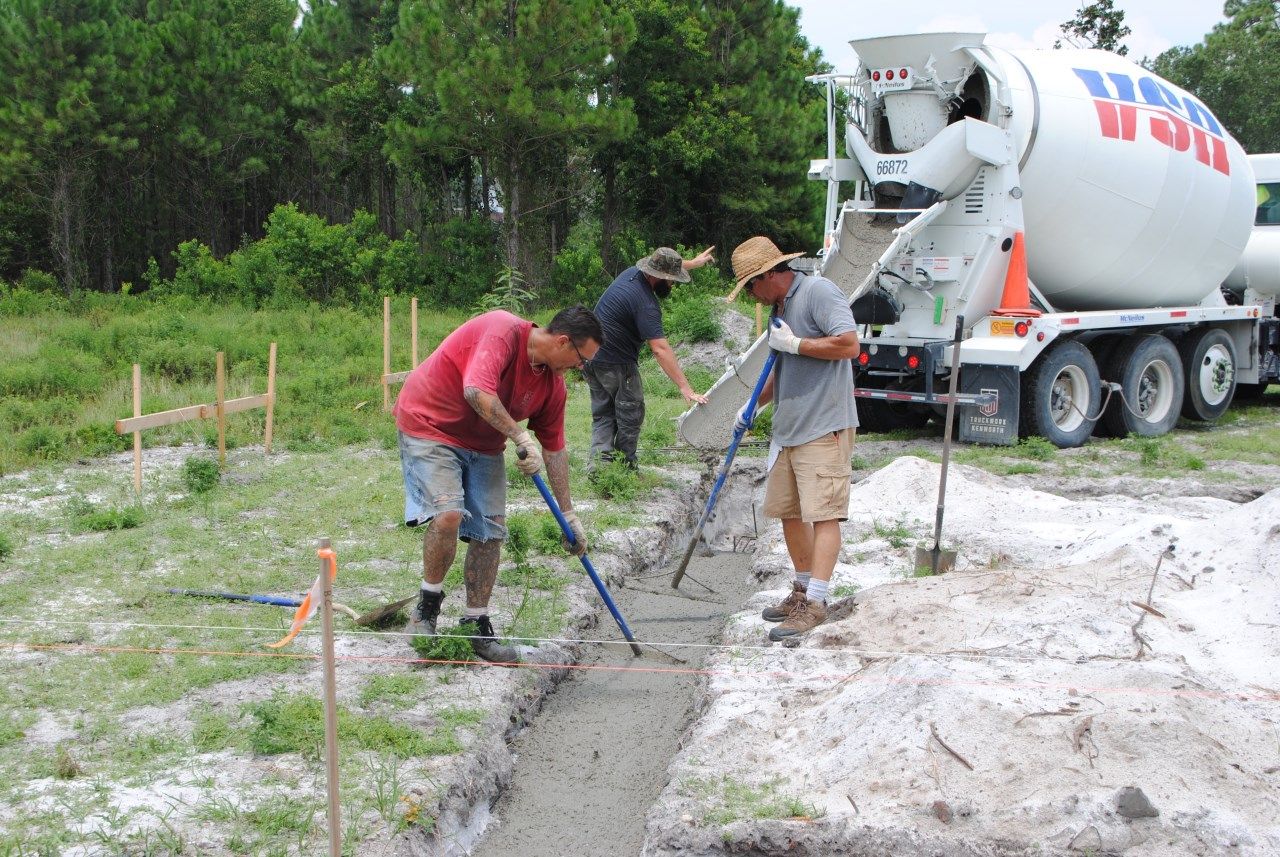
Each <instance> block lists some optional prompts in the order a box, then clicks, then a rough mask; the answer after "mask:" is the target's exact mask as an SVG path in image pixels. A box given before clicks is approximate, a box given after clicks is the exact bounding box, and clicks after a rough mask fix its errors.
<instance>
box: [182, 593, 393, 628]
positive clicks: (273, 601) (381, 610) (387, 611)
mask: <svg viewBox="0 0 1280 857" xmlns="http://www.w3.org/2000/svg"><path fill="white" fill-rule="evenodd" d="M165 592H169V593H171V594H173V595H191V596H194V597H196V598H221V599H223V600H225V601H251V602H253V603H254V604H270V605H272V606H275V607H298V606H299V605H301V604H302V601H301V600H299V599H297V598H288V597H284V596H280V595H242V594H240V593H239V592H218V591H214V590H207V589H173V588H169V589H166V590H165ZM415 597H416V596H413V595H410V596H409V597H408V598H402V599H400V600H399V601H393V602H391V603H390V604H384V605H382V606H381V607H375V608H374V609H372V610H370V611H368V612H367V613H360V614H357V613H356V611H354V610H352V609H351V608H350V607H348V606H347V605H345V604H339V603H338V602H336V601H335V602H334V603H333V609H334V610H336V611H338V612H339V613H342V614H343V615H345V616H348V617H350V618H351V619H352V620H353V621H354V622H355V623H356V624H357V625H362V626H367V625H376V624H378V623H379V622H381V621H382V620H384V619H386V618H387V617H388V616H394V615H395V614H396V613H397V612H398V611H399V610H401V609H402V608H403V607H404V606H405V605H406V604H408V603H409V602H410V601H412V600H413V599H414V598H415Z"/></svg>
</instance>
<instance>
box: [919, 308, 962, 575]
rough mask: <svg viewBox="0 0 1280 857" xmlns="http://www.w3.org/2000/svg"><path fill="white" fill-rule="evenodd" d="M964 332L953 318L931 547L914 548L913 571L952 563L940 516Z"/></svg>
mask: <svg viewBox="0 0 1280 857" xmlns="http://www.w3.org/2000/svg"><path fill="white" fill-rule="evenodd" d="M963 332H964V316H962V315H961V316H957V317H956V335H955V339H953V340H952V342H953V343H954V344H953V345H952V348H951V385H950V387H951V390H950V394H949V395H948V396H947V420H946V428H945V429H944V430H943V432H942V476H941V478H940V480H939V482H938V511H937V515H936V516H935V517H934V521H933V548H932V549H931V550H925V549H924V548H920V547H918V548H916V568H918V569H920V570H924V569H925V568H928V569H929V573H930V574H938V573H939V572H941V571H950V570H951V569H952V568H953V567H954V566H955V564H956V552H955V551H953V550H945V551H944V550H942V515H943V513H944V512H945V511H946V498H947V466H948V465H949V464H950V463H951V426H952V424H953V421H954V420H955V416H956V385H957V382H958V381H959V379H960V338H961V336H962V335H963Z"/></svg>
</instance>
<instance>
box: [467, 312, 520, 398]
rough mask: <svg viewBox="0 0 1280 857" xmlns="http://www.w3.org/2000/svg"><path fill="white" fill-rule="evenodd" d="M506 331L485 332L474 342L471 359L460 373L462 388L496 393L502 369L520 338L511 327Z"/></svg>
mask: <svg viewBox="0 0 1280 857" xmlns="http://www.w3.org/2000/svg"><path fill="white" fill-rule="evenodd" d="M509 334H514V335H508V333H504V334H493V333H487V334H485V335H484V336H483V337H481V338H480V341H479V342H478V343H476V348H475V351H473V352H472V353H471V359H470V360H469V361H467V367H466V369H465V370H464V371H463V374H462V389H463V390H465V389H467V388H468V387H475V388H476V389H478V390H482V391H484V392H486V393H489V394H491V395H494V396H496V395H498V384H499V381H500V380H501V378H502V372H503V369H504V368H505V367H506V366H507V364H508V363H510V362H511V357H512V352H513V351H514V350H515V348H516V345H517V343H518V341H519V339H520V336H519V331H518V330H516V329H514V328H512V329H511V330H510V331H509Z"/></svg>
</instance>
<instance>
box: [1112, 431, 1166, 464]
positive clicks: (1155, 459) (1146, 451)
mask: <svg viewBox="0 0 1280 857" xmlns="http://www.w3.org/2000/svg"><path fill="white" fill-rule="evenodd" d="M1121 445H1122V446H1123V447H1124V448H1125V449H1128V450H1130V451H1132V452H1136V453H1138V461H1139V462H1140V463H1141V464H1142V466H1143V467H1155V466H1156V465H1158V464H1159V463H1160V460H1161V459H1162V458H1163V457H1164V450H1163V447H1162V445H1161V443H1160V439H1159V438H1156V437H1139V436H1138V435H1135V434H1131V435H1129V436H1128V437H1126V438H1125V439H1124V440H1123V441H1121Z"/></svg>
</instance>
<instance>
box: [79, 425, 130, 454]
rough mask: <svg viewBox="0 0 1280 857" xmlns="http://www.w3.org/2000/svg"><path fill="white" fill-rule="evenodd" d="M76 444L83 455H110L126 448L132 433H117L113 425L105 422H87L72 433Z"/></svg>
mask: <svg viewBox="0 0 1280 857" xmlns="http://www.w3.org/2000/svg"><path fill="white" fill-rule="evenodd" d="M72 438H73V439H74V441H75V443H76V445H77V446H79V447H80V449H81V451H82V452H83V453H84V454H85V455H90V456H98V455H111V454H112V453H115V452H122V451H123V450H125V449H128V448H129V446H130V443H131V438H132V435H128V434H118V433H117V432H116V430H115V428H114V427H113V426H109V425H107V424H105V423H89V424H88V425H84V426H80V428H78V429H76V430H75V432H73V433H72Z"/></svg>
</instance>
